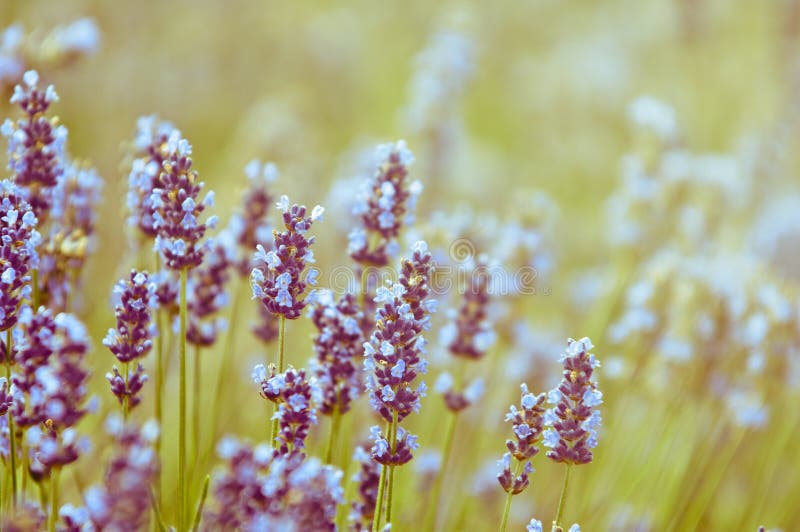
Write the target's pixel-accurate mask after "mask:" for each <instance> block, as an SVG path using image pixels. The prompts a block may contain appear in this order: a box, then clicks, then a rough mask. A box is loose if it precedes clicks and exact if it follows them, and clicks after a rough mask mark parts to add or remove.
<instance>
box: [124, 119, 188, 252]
mask: <svg viewBox="0 0 800 532" xmlns="http://www.w3.org/2000/svg"><path fill="white" fill-rule="evenodd" d="M173 136H178V137H180V132H179V131H178V130H177V129H175V127H174V126H173V125H172V124H170V123H169V122H163V121H161V120H159V119H158V117H156V116H143V117H141V118H139V120H138V121H137V122H136V139H135V141H134V150H135V153H134V159H133V162H132V163H131V171H130V173H129V174H128V195H127V207H128V212H129V217H128V224H129V225H130V226H133V227H136V228H137V229H138V230H139V231H141V233H142V234H143V235H144V236H145V237H147V238H150V239H152V238H155V237H156V235H157V234H158V231H157V230H156V226H155V219H154V214H155V208H154V207H153V202H152V199H151V196H152V194H153V189H154V188H156V187H157V185H158V177H159V174H160V172H161V168H162V165H163V163H164V160H165V159H166V158H167V156H168V155H169V153H168V152H167V145H168V142H167V141H169V139H170V137H173Z"/></svg>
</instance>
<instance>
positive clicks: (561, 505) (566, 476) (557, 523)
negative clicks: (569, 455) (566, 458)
mask: <svg viewBox="0 0 800 532" xmlns="http://www.w3.org/2000/svg"><path fill="white" fill-rule="evenodd" d="M571 469H572V464H567V472H566V473H565V474H564V487H563V488H561V498H560V499H559V500H558V510H557V511H556V520H555V521H553V529H555V528H556V527H559V526H561V516H562V514H563V513H564V503H565V502H566V500H567V488H568V487H569V472H570V470H571Z"/></svg>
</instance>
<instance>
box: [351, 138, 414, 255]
mask: <svg viewBox="0 0 800 532" xmlns="http://www.w3.org/2000/svg"><path fill="white" fill-rule="evenodd" d="M376 159H377V160H378V167H377V169H376V170H375V175H374V176H373V177H372V178H371V179H370V180H369V181H367V182H366V183H365V190H364V191H363V193H362V195H361V197H360V198H359V200H358V202H357V203H356V205H355V206H354V207H353V214H354V215H355V216H357V217H358V218H359V220H360V222H361V224H360V225H361V227H359V228H357V229H354V230H353V231H352V232H351V233H350V236H349V238H350V244H349V246H348V253H349V254H350V257H351V258H352V259H353V260H354V261H356V262H358V263H359V264H361V265H363V266H377V267H383V266H386V265H388V264H389V261H390V260H391V259H392V258H393V257H395V256H396V255H397V252H398V250H399V246H398V243H397V238H398V236H399V235H400V231H401V230H402V228H403V227H404V226H407V225H409V224H411V223H412V222H413V220H414V209H415V208H416V204H417V200H418V198H419V195H420V193H421V192H422V184H421V183H420V182H419V181H414V182H412V183H409V182H408V179H407V177H408V167H409V166H410V165H411V164H412V163H413V162H414V156H413V155H412V154H411V152H410V151H409V150H408V148H406V143H405V141H402V140H400V141H397V142H396V143H389V144H381V145H380V146H378V148H377V150H376Z"/></svg>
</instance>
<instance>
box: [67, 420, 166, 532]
mask: <svg viewBox="0 0 800 532" xmlns="http://www.w3.org/2000/svg"><path fill="white" fill-rule="evenodd" d="M106 427H107V429H108V431H109V432H110V433H111V435H112V436H113V437H114V447H113V448H114V452H113V454H112V456H111V459H110V461H109V463H108V467H107V469H106V475H105V480H104V481H103V484H102V485H101V486H93V487H91V488H89V489H88V490H86V494H85V496H84V500H85V501H86V508H85V509H77V510H76V509H74V508H72V507H67V509H66V510H65V508H64V507H62V510H61V512H60V514H61V518H62V521H64V522H65V525H68V528H67V529H68V530H87V529H88V530H93V529H97V530H144V529H146V528H147V525H148V522H149V518H150V511H149V510H150V507H151V504H150V502H151V498H150V489H151V488H150V486H151V485H152V483H153V481H154V480H155V477H156V475H157V474H158V469H159V464H158V456H157V454H156V452H155V450H154V449H153V444H154V442H155V441H156V439H157V438H158V432H159V427H158V425H157V424H156V423H155V422H154V421H152V420H151V421H148V422H147V423H145V424H144V425H142V426H141V427H139V426H136V425H134V424H123V422H122V420H120V419H119V418H118V417H113V418H111V419H109V421H108V422H107V423H106ZM70 524H71V525H73V526H74V528H69V525H70Z"/></svg>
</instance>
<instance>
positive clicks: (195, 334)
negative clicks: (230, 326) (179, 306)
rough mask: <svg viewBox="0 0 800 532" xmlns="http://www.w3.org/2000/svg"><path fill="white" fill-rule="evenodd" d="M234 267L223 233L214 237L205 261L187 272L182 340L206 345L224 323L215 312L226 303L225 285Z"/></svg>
mask: <svg viewBox="0 0 800 532" xmlns="http://www.w3.org/2000/svg"><path fill="white" fill-rule="evenodd" d="M232 266H234V252H233V246H232V245H231V242H229V241H228V239H227V238H226V235H223V234H221V235H220V236H219V238H217V239H215V240H214V243H213V244H212V247H211V250H210V251H209V253H208V254H207V255H206V260H205V261H204V262H203V264H202V265H200V266H199V267H198V268H195V269H193V270H192V271H191V273H190V274H189V279H188V284H187V293H188V294H189V297H188V299H187V309H188V311H189V323H188V328H187V331H186V340H187V341H188V342H189V343H192V344H194V345H199V346H210V345H212V344H213V343H214V342H215V341H216V339H217V335H218V334H219V331H220V330H221V329H223V328H224V326H225V322H224V320H222V319H221V318H216V317H215V316H216V314H217V313H219V311H220V310H221V309H222V308H224V307H225V306H226V305H227V304H228V293H227V292H226V287H227V284H228V281H229V280H230V269H231V267H232Z"/></svg>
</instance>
